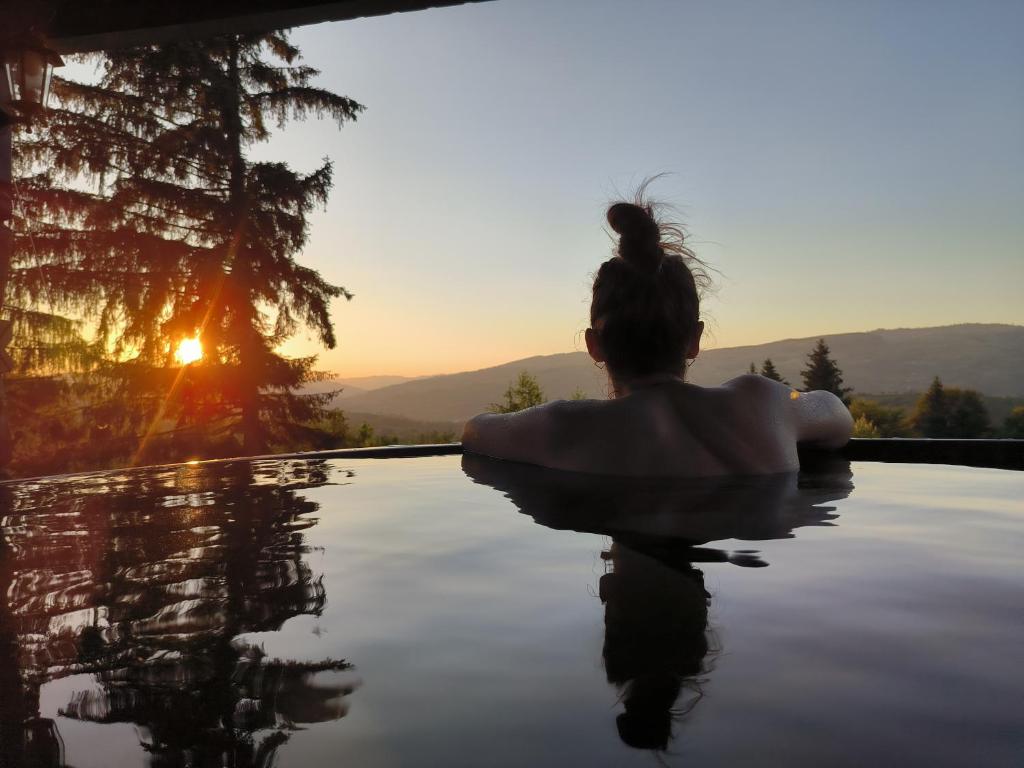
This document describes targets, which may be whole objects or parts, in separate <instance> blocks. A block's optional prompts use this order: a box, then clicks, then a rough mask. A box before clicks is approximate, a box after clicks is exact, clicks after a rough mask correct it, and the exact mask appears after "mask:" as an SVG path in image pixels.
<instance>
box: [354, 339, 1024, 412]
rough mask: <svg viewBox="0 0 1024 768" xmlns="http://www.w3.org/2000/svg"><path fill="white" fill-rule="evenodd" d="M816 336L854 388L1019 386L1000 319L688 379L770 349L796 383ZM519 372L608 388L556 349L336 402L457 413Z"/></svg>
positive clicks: (748, 352)
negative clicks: (936, 382) (937, 381)
mask: <svg viewBox="0 0 1024 768" xmlns="http://www.w3.org/2000/svg"><path fill="white" fill-rule="evenodd" d="M819 338H823V339H825V341H826V343H827V344H828V345H829V347H830V348H831V351H832V356H833V358H834V359H835V360H836V361H837V362H838V364H839V367H840V368H841V369H842V370H843V376H844V380H845V382H846V384H847V386H852V387H853V388H854V391H855V392H856V391H861V392H878V393H881V392H892V393H899V392H920V391H923V390H924V389H927V387H928V385H929V384H930V383H931V380H932V378H933V377H934V376H936V375H938V376H939V377H940V378H941V379H942V381H943V383H944V384H945V385H947V386H951V387H963V388H969V389H976V390H978V391H980V392H983V393H985V394H988V395H998V396H1019V395H1022V394H1024V326H1020V325H1010V324H1002V323H964V324H960V325H949V326H936V327H929V328H878V329H875V330H871V331H860V332H854V333H841V334H824V335H821V334H818V335H813V336H805V337H799V338H790V339H780V340H778V341H772V342H767V343H764V344H749V345H743V346H738V347H723V348H720V349H711V350H707V351H704V352H702V353H701V355H700V356H699V357H698V358H697V360H696V361H695V362H694V364H693V366H692V367H691V368H690V371H689V373H688V379H689V380H690V381H692V382H693V383H695V384H700V385H703V386H714V385H717V384H721V383H722V382H723V381H726V380H728V379H730V378H732V377H733V376H737V375H739V374H741V373H745V372H746V371H747V369H748V367H749V365H750V363H751V362H753V363H754V364H755V365H756V366H757V367H758V368H760V366H761V364H762V362H763V361H764V359H765V358H769V357H770V358H771V359H772V361H773V362H774V363H775V366H776V368H777V369H778V371H779V373H780V374H781V375H782V376H783V378H786V379H788V380H789V381H790V382H792V383H793V384H795V385H799V383H800V369H801V368H802V367H804V365H805V363H806V357H807V353H808V352H810V350H811V348H812V347H813V345H814V344H815V343H816V342H817V340H818V339H819ZM523 370H526V371H529V372H530V373H531V374H532V375H533V376H535V377H536V378H537V380H538V381H539V382H540V385H541V387H542V388H543V390H544V392H545V394H546V395H547V396H548V397H549V398H551V399H558V398H566V397H568V396H569V395H570V394H571V393H572V392H573V391H574V390H575V389H577V388H581V389H583V390H584V392H586V393H587V394H588V395H589V396H590V397H604V396H605V395H606V393H607V379H606V377H605V374H604V372H603V371H602V370H600V369H598V368H597V367H596V366H595V365H594V363H593V361H591V360H590V358H589V357H588V356H587V354H586V353H585V352H560V353H555V354H551V355H533V356H531V357H526V358H522V359H519V360H512V361H509V362H507V363H502V364H501V365H496V366H490V367H486V368H479V369H476V370H473V371H460V372H456V373H448V374H441V375H438V376H429V377H424V378H418V379H415V380H411V381H405V382H401V383H397V384H393V385H390V386H384V387H380V388H378V389H374V390H372V391H369V392H363V393H359V394H353V395H351V396H349V397H345V398H344V399H343V400H338V401H336V403H335V404H336V405H338V406H343V407H344V408H345V409H346V410H349V409H350V410H353V411H359V412H363V413H379V414H388V415H392V416H401V417H404V418H409V419H417V420H425V421H463V420H465V419H467V418H469V417H470V416H472V415H474V414H476V413H480V412H481V411H483V410H486V408H487V406H488V405H489V404H490V403H492V402H496V401H497V400H499V399H500V398H501V395H502V393H503V392H504V391H505V389H506V388H507V387H508V385H509V384H510V383H511V382H512V381H513V380H514V379H515V378H516V376H518V374H519V372H520V371H523Z"/></svg>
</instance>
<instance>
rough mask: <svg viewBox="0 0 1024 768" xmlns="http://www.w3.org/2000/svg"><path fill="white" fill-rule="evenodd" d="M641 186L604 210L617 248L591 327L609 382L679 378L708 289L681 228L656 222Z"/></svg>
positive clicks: (601, 275)
mask: <svg viewBox="0 0 1024 768" xmlns="http://www.w3.org/2000/svg"><path fill="white" fill-rule="evenodd" d="M646 186H647V185H646V184H644V185H643V186H642V187H641V188H640V190H639V191H638V192H637V194H636V199H635V201H634V202H632V203H628V202H618V203H614V204H613V205H612V206H611V207H610V208H608V224H609V225H610V226H611V228H612V229H613V230H615V232H616V233H617V234H618V235H619V243H618V247H617V248H616V249H615V255H614V256H612V258H610V259H608V261H606V262H604V263H603V264H602V265H601V267H600V268H599V269H598V270H597V275H596V276H595V277H594V289H593V299H592V300H591V303H590V325H591V327H592V328H593V329H594V330H595V332H596V333H597V334H598V336H599V338H600V340H601V347H602V350H603V351H604V355H605V360H606V363H607V365H608V371H609V373H611V375H612V377H613V378H618V377H636V376H645V375H650V374H654V373H673V374H680V375H682V374H683V373H684V371H685V369H686V350H687V348H688V347H689V345H690V343H691V341H693V338H694V336H695V334H696V333H697V326H698V323H699V322H700V316H699V313H700V294H701V292H702V291H703V290H704V289H705V288H707V286H708V285H710V283H711V280H710V278H709V276H708V274H707V271H706V270H705V268H704V264H703V262H701V261H700V259H698V258H697V256H696V255H695V254H694V253H693V251H691V250H690V249H689V248H688V247H687V246H686V245H685V243H684V240H685V234H684V233H683V230H682V228H681V227H679V226H678V225H675V224H670V223H663V222H660V221H659V220H658V217H657V215H656V211H657V206H656V205H655V204H652V203H650V202H649V201H647V200H646V199H645V196H644V191H645V187H646Z"/></svg>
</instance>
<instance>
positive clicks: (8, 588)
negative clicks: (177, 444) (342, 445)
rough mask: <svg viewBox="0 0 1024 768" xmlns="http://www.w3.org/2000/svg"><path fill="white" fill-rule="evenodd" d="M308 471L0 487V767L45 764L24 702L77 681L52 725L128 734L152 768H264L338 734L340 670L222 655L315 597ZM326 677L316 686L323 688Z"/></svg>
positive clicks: (49, 730) (179, 474)
mask: <svg viewBox="0 0 1024 768" xmlns="http://www.w3.org/2000/svg"><path fill="white" fill-rule="evenodd" d="M329 471H330V469H329V468H328V467H327V466H326V465H325V463H324V462H317V461H302V462H252V463H249V462H237V463H231V464H219V465H192V466H190V465H184V466H180V467H173V468H163V469H154V470H147V471H136V472H130V473H128V472H125V473H104V474H96V475H87V476H79V477H74V478H52V479H45V480H41V481H27V482H22V483H19V484H17V485H8V486H3V487H0V494H2V496H0V504H2V509H3V524H2V533H3V540H2V545H0V594H3V595H4V596H5V599H3V600H2V601H0V685H2V686H3V691H4V695H3V696H2V697H0V698H2V700H3V703H2V705H0V720H2V723H0V755H3V757H0V764H9V765H47V766H50V765H60V764H62V763H63V743H62V741H61V736H60V734H59V732H58V730H57V728H56V727H55V724H54V722H53V721H52V720H48V719H46V718H42V717H39V693H40V688H41V687H42V686H43V685H44V684H46V683H49V682H52V681H55V680H58V679H60V678H65V677H68V676H70V675H90V676H92V677H91V679H92V680H93V681H94V684H93V685H90V686H88V687H87V690H84V691H78V692H76V693H73V694H71V695H69V700H67V701H66V703H65V704H64V705H63V706H61V707H60V715H62V716H65V717H69V718H75V719H79V720H85V721H92V722H98V723H115V722H127V723H134V724H136V726H137V727H138V728H137V730H138V732H139V733H140V739H141V740H142V745H143V747H144V749H145V750H146V751H147V752H148V753H149V754H150V761H151V764H152V765H159V766H177V765H191V766H205V765H211V766H212V765H216V766H222V765H231V766H264V765H270V763H271V762H272V761H273V757H274V752H275V750H276V749H277V748H278V747H279V746H280V745H281V744H282V743H283V742H285V741H286V740H287V739H288V734H289V731H290V730H291V729H293V728H295V727H297V725H298V724H299V723H312V722H323V721H327V720H333V719H337V718H339V717H342V716H343V715H344V714H345V712H346V708H347V705H346V704H345V701H344V697H345V696H346V695H347V694H349V693H351V691H352V689H353V686H354V683H353V682H351V681H347V680H346V679H345V677H344V676H343V675H332V674H320V673H331V672H338V671H341V670H345V669H348V668H349V667H350V665H349V664H348V663H347V662H345V661H343V660H336V659H325V660H322V661H318V662H316V663H306V662H294V661H282V660H278V659H269V658H266V657H265V655H264V654H263V652H262V650H261V649H260V648H258V647H255V646H252V645H247V644H245V643H243V642H240V641H238V639H237V638H238V637H239V636H240V635H243V634H244V633H248V632H260V631H274V630H277V629H279V628H280V627H281V625H282V624H283V623H284V622H285V621H287V620H288V619H290V618H292V617H294V616H299V615H302V614H310V615H320V613H321V612H322V610H323V608H324V606H325V603H326V595H325V594H324V588H323V584H322V580H321V578H319V577H317V576H316V575H314V573H313V571H312V570H311V568H310V566H309V563H308V562H307V560H306V557H305V556H306V555H307V553H308V547H307V545H306V544H305V537H304V533H303V532H304V531H305V530H306V529H308V528H310V527H311V526H313V525H315V524H316V522H317V519H316V517H314V516H313V515H314V513H315V512H316V510H317V505H316V504H315V503H314V502H311V501H309V500H308V499H306V498H304V497H303V495H302V494H301V493H299V492H300V491H301V490H303V489H305V488H310V487H314V486H319V485H323V484H325V483H327V482H328V481H329V477H328V473H329ZM325 678H328V679H327V680H326V681H325Z"/></svg>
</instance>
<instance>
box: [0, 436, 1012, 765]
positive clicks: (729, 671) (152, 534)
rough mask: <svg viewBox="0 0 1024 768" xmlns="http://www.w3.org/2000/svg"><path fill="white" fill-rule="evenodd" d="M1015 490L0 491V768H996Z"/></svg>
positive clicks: (418, 464)
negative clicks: (825, 767) (618, 767)
mask: <svg viewBox="0 0 1024 768" xmlns="http://www.w3.org/2000/svg"><path fill="white" fill-rule="evenodd" d="M1021 499H1024V473H1013V472H1008V471H1000V470H986V469H972V468H958V467H945V466H917V465H883V464H868V463H859V464H854V465H852V466H851V465H849V464H844V463H841V464H839V465H836V466H830V467H822V468H818V469H817V470H816V471H814V472H805V473H803V474H802V475H800V476H787V477H778V478H762V479H754V480H742V479H738V480H729V481H718V482H712V483H707V482H693V481H691V482H688V483H679V482H676V483H673V482H637V481H629V482H610V481H599V480H595V479H593V478H586V477H581V476H576V475H570V474H564V473H552V472H547V471H544V470H537V469H533V468H529V467H522V466H517V465H509V464H502V463H500V462H493V461H488V460H483V459H474V458H472V457H466V459H465V460H464V461H463V460H462V459H461V458H460V457H457V456H449V457H436V458H416V459H389V460H371V459H362V460H357V459H336V460H330V461H323V460H320V461H262V462H254V463H248V462H240V463H234V464H212V465H191V466H190V465H186V466H182V467H175V468H163V469H154V470H144V471H137V472H123V473H101V474H94V475H85V476H77V477H71V478H56V479H48V480H42V481H27V482H21V483H11V484H6V485H3V486H0V504H2V508H3V519H2V533H3V543H2V545H0V594H2V595H5V598H4V599H3V600H2V601H0V690H2V691H3V696H2V697H0V698H2V701H0V764H2V765H12V766H14V765H19V766H20V765H48V766H49V765H69V766H70V765H73V766H76V768H79V767H81V768H84V767H85V766H110V765H124V766H134V765H139V766H143V765H154V766H177V765H181V766H184V765H194V766H207V765H209V766H214V765H216V766H220V765H234V766H268V765H271V764H276V765H279V766H318V765H331V766H333V765H358V766H406V765H409V766H411V765H446V766H460V765H465V766H471V765H472V766H475V765H531V766H533V765H609V766H611V765H623V766H628V765H645V766H654V765H658V764H659V761H660V762H662V763H667V764H669V765H687V766H692V765H787V766H821V765H830V766H846V765H848V766H862V765H922V766H924V765H928V766H936V765H938V766H943V765H948V766H961V765H964V766H966V765H979V766H981V765H983V766H1020V765H1022V764H1024V715H1022V713H1024V694H1022V691H1024V645H1022V643H1021V636H1022V634H1021V631H1022V629H1024V619H1022V615H1024V614H1022V611H1021V605H1022V603H1021V594H1022V589H1021V588H1022V586H1024V584H1022V582H1024V577H1022V571H1021V565H1022V554H1021V543H1022V538H1024V537H1022V533H1024V510H1022V502H1021Z"/></svg>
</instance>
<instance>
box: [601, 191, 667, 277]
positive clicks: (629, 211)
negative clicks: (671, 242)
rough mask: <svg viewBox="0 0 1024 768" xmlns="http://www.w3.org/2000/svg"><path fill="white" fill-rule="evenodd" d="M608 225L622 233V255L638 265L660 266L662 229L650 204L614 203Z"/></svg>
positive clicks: (620, 251) (620, 248)
mask: <svg viewBox="0 0 1024 768" xmlns="http://www.w3.org/2000/svg"><path fill="white" fill-rule="evenodd" d="M608 225H609V226H610V227H611V228H612V229H613V230H615V232H616V233H617V234H618V235H619V256H621V257H622V258H624V259H625V260H626V261H629V262H632V263H634V264H636V265H638V266H645V267H647V268H650V269H655V268H657V266H658V264H659V263H660V262H661V258H662V256H663V255H664V252H663V251H662V248H661V229H660V227H659V226H658V222H657V221H656V220H655V219H654V216H653V215H652V213H651V210H650V208H645V207H643V206H639V205H636V204H635V203H615V204H614V205H612V206H611V207H610V208H609V209H608Z"/></svg>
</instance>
